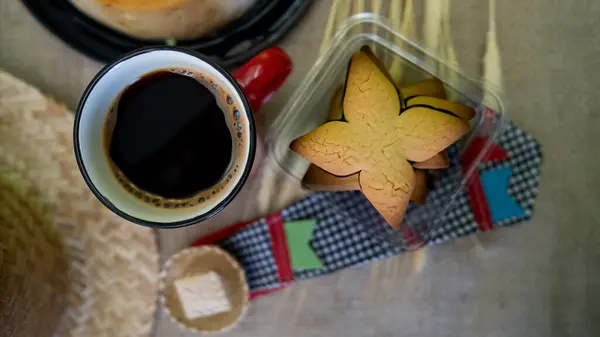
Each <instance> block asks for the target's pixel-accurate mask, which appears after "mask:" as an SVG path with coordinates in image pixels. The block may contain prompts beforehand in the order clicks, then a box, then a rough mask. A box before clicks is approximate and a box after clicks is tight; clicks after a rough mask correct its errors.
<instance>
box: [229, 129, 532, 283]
mask: <svg viewBox="0 0 600 337" xmlns="http://www.w3.org/2000/svg"><path fill="white" fill-rule="evenodd" d="M497 144H498V145H499V146H500V147H501V148H503V149H504V150H505V151H506V152H507V153H508V155H509V158H508V159H507V160H504V161H501V162H489V163H483V164H480V167H479V168H480V170H481V172H484V171H486V170H490V169H495V168H498V167H501V166H506V165H509V166H511V167H512V172H513V174H512V177H511V179H510V184H509V190H508V192H509V194H510V195H511V196H512V197H513V198H514V199H515V200H516V202H517V203H518V204H519V206H521V207H522V208H523V209H525V215H524V216H522V217H520V218H515V219H508V220H504V221H502V222H499V223H495V224H494V226H495V227H503V226H509V225H513V224H516V223H518V222H521V221H525V220H527V219H529V218H530V217H531V215H532V214H533V208H534V203H535V197H536V194H537V187H538V184H539V168H540V165H541V160H542V155H541V151H540V146H539V145H538V144H537V143H536V141H535V140H534V139H533V138H532V137H530V136H529V135H527V134H525V133H524V132H523V131H522V130H520V129H519V128H517V127H516V126H515V125H514V124H513V123H511V122H509V125H508V127H507V129H506V130H505V132H504V133H503V134H502V135H501V136H500V137H499V139H498V141H497ZM448 154H449V157H450V163H451V166H450V168H448V169H447V170H443V171H441V172H442V173H441V176H440V177H439V179H438V180H437V181H436V182H435V183H434V184H433V186H432V188H431V189H430V191H429V194H428V196H427V203H426V205H424V206H418V205H411V206H410V207H409V209H408V211H407V213H406V217H405V219H404V225H403V226H408V227H410V228H413V229H414V233H415V234H416V235H417V236H418V237H419V239H420V240H422V241H424V242H425V243H428V244H438V243H441V242H444V241H447V240H450V239H454V238H458V237H461V236H465V235H469V234H473V233H475V232H476V231H477V224H476V223H475V218H474V215H473V212H472V210H471V206H470V204H469V200H468V197H467V194H466V191H465V190H464V189H459V190H458V192H456V190H457V186H459V185H460V183H461V180H462V168H461V165H460V157H459V154H458V152H457V149H456V148H450V149H449V150H448ZM449 200H451V202H449ZM281 215H282V217H283V220H284V221H286V222H287V221H295V220H302V219H316V220H317V226H316V228H315V230H314V232H313V237H312V240H311V242H310V244H311V246H312V248H313V250H314V252H315V253H316V254H317V256H318V257H319V259H320V260H321V262H322V263H323V264H324V266H325V267H324V268H322V269H313V270H304V271H295V272H294V277H295V279H296V280H303V279H307V278H311V277H315V276H319V275H324V274H328V273H332V272H335V271H337V270H340V269H344V268H348V267H352V266H357V265H360V264H365V263H368V262H371V261H374V260H379V259H383V258H387V257H390V256H393V255H396V254H398V253H401V252H403V251H406V250H407V249H408V247H407V246H408V245H407V242H406V238H405V237H404V236H403V234H402V233H401V232H399V231H396V230H393V229H391V228H390V227H389V226H388V225H387V223H386V222H385V221H384V219H383V218H382V217H381V215H380V214H379V213H378V212H377V210H376V209H375V208H374V207H373V206H372V205H371V204H370V203H369V201H368V200H367V199H366V198H365V197H364V196H363V195H362V193H360V192H320V193H313V194H311V195H310V196H309V197H307V198H306V199H304V200H302V201H299V202H297V203H295V204H294V205H292V206H290V207H288V208H286V209H284V210H283V211H282V212H281ZM222 245H223V247H224V248H225V249H226V250H228V251H229V252H231V253H232V254H233V255H234V256H235V257H236V258H237V259H238V260H239V261H240V263H241V264H242V265H243V267H244V269H245V270H246V274H247V278H248V282H249V284H250V289H251V290H252V291H257V290H263V289H269V288H273V287H277V286H278V285H279V279H278V276H277V269H276V265H275V259H274V257H273V252H272V250H271V242H270V236H269V231H268V227H267V224H266V222H265V221H264V220H260V221H258V222H256V223H255V224H252V225H250V226H249V227H247V228H245V229H243V230H241V231H240V232H238V233H236V234H235V235H233V236H232V237H231V238H229V239H227V240H226V241H225V242H223V243H222Z"/></svg>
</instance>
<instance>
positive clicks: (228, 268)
mask: <svg viewBox="0 0 600 337" xmlns="http://www.w3.org/2000/svg"><path fill="white" fill-rule="evenodd" d="M209 271H214V272H216V273H217V274H219V276H221V278H222V279H223V282H224V284H225V291H226V293H227V297H228V298H229V301H230V303H231V310H229V311H228V312H224V313H220V314H216V315H212V316H208V317H202V318H197V319H193V320H188V319H187V318H186V317H185V314H184V312H183V309H182V306H181V303H180V301H179V296H178V295H177V292H176V290H175V286H174V282H175V281H176V280H178V279H181V278H184V277H189V276H194V275H199V274H204V273H207V272H209ZM160 288H161V290H162V291H161V293H162V295H161V302H162V304H163V306H164V308H165V311H166V312H167V314H168V315H169V316H170V317H171V319H172V320H173V321H174V322H176V323H177V324H178V325H179V326H180V327H181V328H182V329H185V330H188V331H192V332H202V333H221V332H227V331H229V330H231V329H233V328H234V327H236V326H237V325H238V324H239V322H240V321H241V320H242V319H243V318H244V317H245V315H246V311H247V309H248V305H249V300H250V296H249V290H248V282H246V277H245V275H244V270H243V269H242V267H241V266H240V264H239V263H238V262H237V261H236V260H235V259H234V258H233V257H232V256H231V255H229V254H228V253H227V252H225V251H224V250H223V249H221V248H219V247H217V246H200V247H193V248H187V249H184V250H182V251H180V252H179V253H177V254H175V255H173V256H172V257H171V259H169V261H167V262H166V263H165V266H164V270H163V272H162V273H161V286H160Z"/></svg>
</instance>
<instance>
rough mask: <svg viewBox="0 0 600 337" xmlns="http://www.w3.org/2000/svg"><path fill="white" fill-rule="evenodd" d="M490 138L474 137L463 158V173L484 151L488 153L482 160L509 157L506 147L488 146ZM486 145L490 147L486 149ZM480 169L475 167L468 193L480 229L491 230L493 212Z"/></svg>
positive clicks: (468, 185)
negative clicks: (484, 189) (486, 195)
mask: <svg viewBox="0 0 600 337" xmlns="http://www.w3.org/2000/svg"><path fill="white" fill-rule="evenodd" d="M488 142H489V139H487V138H485V137H476V138H475V139H473V141H472V142H471V144H470V145H469V147H468V148H467V149H466V150H465V152H464V154H463V158H462V169H463V175H466V174H467V172H468V171H469V169H470V168H471V166H472V165H474V163H475V160H477V157H478V156H479V154H480V153H481V152H483V151H486V153H485V154H484V155H483V157H482V159H481V162H486V161H495V160H504V159H506V158H508V154H507V153H506V151H504V149H502V148H501V147H499V146H498V145H496V144H490V146H489V147H488ZM486 147H488V148H487V149H486ZM479 174H480V172H479V169H478V168H475V169H474V171H473V176H472V177H471V179H469V181H468V183H467V195H468V197H469V203H470V204H471V209H472V210H473V215H474V217H475V222H476V223H477V227H478V228H479V230H480V231H483V232H485V231H489V230H492V229H494V225H493V223H492V214H491V212H490V207H489V206H488V203H487V199H486V198H485V193H484V191H483V184H482V183H481V176H480V175H479Z"/></svg>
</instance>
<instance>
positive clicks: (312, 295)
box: [0, 0, 600, 337]
mask: <svg viewBox="0 0 600 337" xmlns="http://www.w3.org/2000/svg"><path fill="white" fill-rule="evenodd" d="M330 6H331V0H320V1H315V6H314V7H313V9H312V10H311V11H310V13H309V14H308V15H307V16H306V18H305V20H304V21H303V22H302V23H301V24H300V25H299V26H298V27H297V28H296V29H295V30H294V31H293V32H292V33H291V34H290V35H289V36H288V37H287V38H286V39H285V41H283V42H282V45H283V47H284V48H285V49H286V50H287V51H288V52H289V53H290V55H291V56H292V58H293V59H294V61H295V71H294V73H293V75H292V77H291V78H290V80H289V81H288V82H287V84H286V85H285V86H284V88H283V89H282V91H281V92H280V93H279V94H278V95H276V96H275V97H274V98H273V100H272V102H270V103H269V104H268V105H267V106H266V108H265V110H264V111H263V113H264V115H265V117H266V119H267V120H272V118H273V117H274V116H275V115H276V114H277V113H278V111H279V109H280V108H281V107H282V106H283V104H285V102H286V98H287V97H289V95H290V94H291V93H292V92H293V90H294V89H295V88H296V87H297V85H298V84H299V82H300V81H301V79H302V78H303V76H304V75H305V74H306V73H307V71H308V70H309V69H310V67H311V66H312V63H313V62H314V60H315V59H316V56H317V53H318V49H319V46H320V37H321V35H322V31H323V28H324V27H325V22H326V18H327V15H328V11H329V8H330ZM452 13H453V15H452V26H453V36H454V42H455V47H456V51H457V53H458V60H459V62H460V65H461V66H462V68H463V69H464V70H466V72H467V73H468V74H470V75H472V76H479V75H480V69H481V66H482V64H481V56H482V54H483V49H484V39H485V32H486V30H487V1H482V0H460V1H454V2H453V8H452ZM599 18H600V2H598V1H595V0H579V1H549V0H545V1H544V0H528V1H518V0H499V1H498V32H499V43H500V47H501V50H502V53H503V66H504V79H505V87H506V90H505V91H506V92H505V93H506V97H507V98H508V99H509V105H508V114H509V117H510V118H511V119H513V120H514V121H515V122H516V123H517V124H518V125H519V126H520V127H521V128H523V129H524V130H526V131H528V132H530V133H531V134H533V135H534V136H535V137H536V138H537V139H538V140H539V141H540V142H541V144H542V146H543V151H544V154H545V161H544V165H543V168H542V181H541V186H540V194H539V197H538V202H537V212H536V214H535V216H534V218H533V220H532V221H530V222H529V223H525V224H523V225H519V226H517V227H514V228H510V229H505V230H501V231H497V232H493V233H486V234H481V235H478V236H477V237H476V238H466V239H462V240H458V241H455V242H452V243H448V244H444V245H441V246H437V247H429V248H427V249H425V250H422V251H419V252H416V253H411V254H404V255H402V256H398V257H395V258H392V259H389V260H386V261H382V262H379V263H375V264H372V265H369V266H364V267H361V268H356V269H352V270H347V271H344V272H341V273H337V274H335V275H331V276H327V277H323V278H319V279H315V280H310V281H306V282H302V283H300V284H298V285H297V286H295V287H293V288H291V289H289V290H286V291H284V292H282V293H280V294H276V295H271V296H268V297H265V298H262V299H260V300H258V301H256V302H254V303H253V304H252V307H251V309H250V312H249V315H248V318H247V320H246V321H245V322H244V323H242V324H241V326H240V328H238V329H237V330H235V331H234V332H231V334H230V335H231V336H245V337H247V336H262V337H267V336H302V337H309V336H328V335H344V336H346V337H353V336H357V337H363V336H378V337H380V336H381V337H385V336H390V337H391V336H453V337H454V336H474V337H481V336H597V335H600V320H599V318H600V211H598V209H599V208H598V202H599V201H600V193H599V191H600V183H599V182H600V159H599V158H600V157H599V156H597V155H596V153H595V150H594V149H595V148H596V146H598V144H600V132H598V128H599V127H600V113H599V112H598V111H600V109H599V108H598V107H597V106H596V103H594V100H595V99H596V98H597V97H598V96H600V95H599V93H600V91H599V88H600V76H598V73H599V72H600V25H599ZM0 67H1V68H4V69H6V70H8V71H10V72H12V73H13V74H15V75H16V76H19V77H21V78H23V79H25V80H26V81H28V82H30V83H32V84H34V85H36V86H38V87H39V88H41V89H42V90H43V91H44V92H46V93H48V94H50V95H52V96H54V97H55V98H57V99H58V100H60V101H63V102H65V103H67V104H68V105H69V106H70V107H71V108H74V107H75V106H76V104H77V101H78V98H79V96H80V94H81V93H82V92H83V90H84V88H85V85H86V84H87V82H88V81H89V80H90V79H91V78H92V76H93V75H94V74H95V73H96V72H97V71H98V69H99V68H100V64H98V63H96V62H94V61H92V60H90V59H88V58H86V57H85V56H82V55H80V54H78V53H77V52H75V51H73V50H72V49H70V48H69V47H68V46H66V45H64V44H63V43H62V42H60V41H59V40H57V39H56V38H55V37H54V36H52V35H51V34H49V33H48V32H46V31H45V30H44V29H43V28H42V27H41V26H40V24H38V23H37V22H35V21H34V19H33V18H32V17H31V16H30V15H29V13H28V12H27V11H26V10H25V9H24V8H23V6H22V5H21V3H20V2H19V1H17V0H0ZM267 170H268V167H267ZM261 186H262V187H261ZM265 186H267V187H265ZM273 186H277V187H276V188H275V187H273ZM297 187H298V186H297V183H296V182H290V181H287V180H285V179H283V178H277V177H276V178H274V179H273V180H271V181H270V182H268V183H267V182H265V181H264V180H260V179H259V180H257V181H255V183H254V184H251V185H249V186H248V187H247V188H246V189H245V190H244V191H243V192H242V197H241V198H238V199H237V200H236V202H235V203H234V204H232V205H230V206H229V207H228V208H227V209H226V211H225V212H223V214H221V215H219V216H217V217H215V218H214V219H213V220H211V221H210V223H207V224H203V225H201V226H194V227H189V228H186V229H179V230H169V231H160V242H161V245H162V249H163V256H168V255H170V254H172V253H173V252H175V251H177V250H179V249H181V248H182V247H184V246H186V245H187V244H188V243H189V242H190V241H192V240H193V238H194V237H195V236H196V235H199V234H201V233H206V232H209V231H211V230H213V229H215V228H218V227H222V226H225V225H227V224H230V223H232V222H235V221H237V220H243V219H251V218H254V217H255V216H257V215H259V214H261V213H265V212H271V211H275V210H277V209H279V208H281V207H283V206H284V205H285V203H286V202H287V200H285V199H287V198H284V197H283V196H289V197H292V196H294V195H297V194H299V193H300V192H299V190H298V189H297ZM265 188H266V189H265ZM273 191H276V193H274V192H273ZM258 195H260V196H264V195H268V196H270V197H267V198H264V199H262V200H261V198H257V197H256V196H258ZM264 200H267V201H266V202H265V201H264ZM161 316H162V314H161ZM156 335H157V336H165V337H166V336H169V337H171V336H186V334H185V333H184V332H180V331H178V330H177V329H176V327H175V326H174V325H173V324H171V323H170V322H168V321H167V320H164V319H161V320H160V321H159V323H158V325H157V332H156Z"/></svg>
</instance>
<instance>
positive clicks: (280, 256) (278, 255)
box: [267, 213, 294, 285]
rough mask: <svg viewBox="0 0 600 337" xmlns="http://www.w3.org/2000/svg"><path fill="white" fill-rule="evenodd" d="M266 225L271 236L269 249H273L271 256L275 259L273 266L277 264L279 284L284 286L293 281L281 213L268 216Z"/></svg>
mask: <svg viewBox="0 0 600 337" xmlns="http://www.w3.org/2000/svg"><path fill="white" fill-rule="evenodd" d="M267 224H268V225H269V233H270V234H271V247H272V249H273V256H274V257H275V264H277V273H278V274H279V282H281V283H282V284H284V285H285V284H287V283H289V282H292V281H293V280H294V271H293V270H292V265H291V262H290V253H289V251H288V245H287V240H286V238H285V229H284V228H283V218H282V217H281V213H276V214H273V215H271V216H268V217H267Z"/></svg>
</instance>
